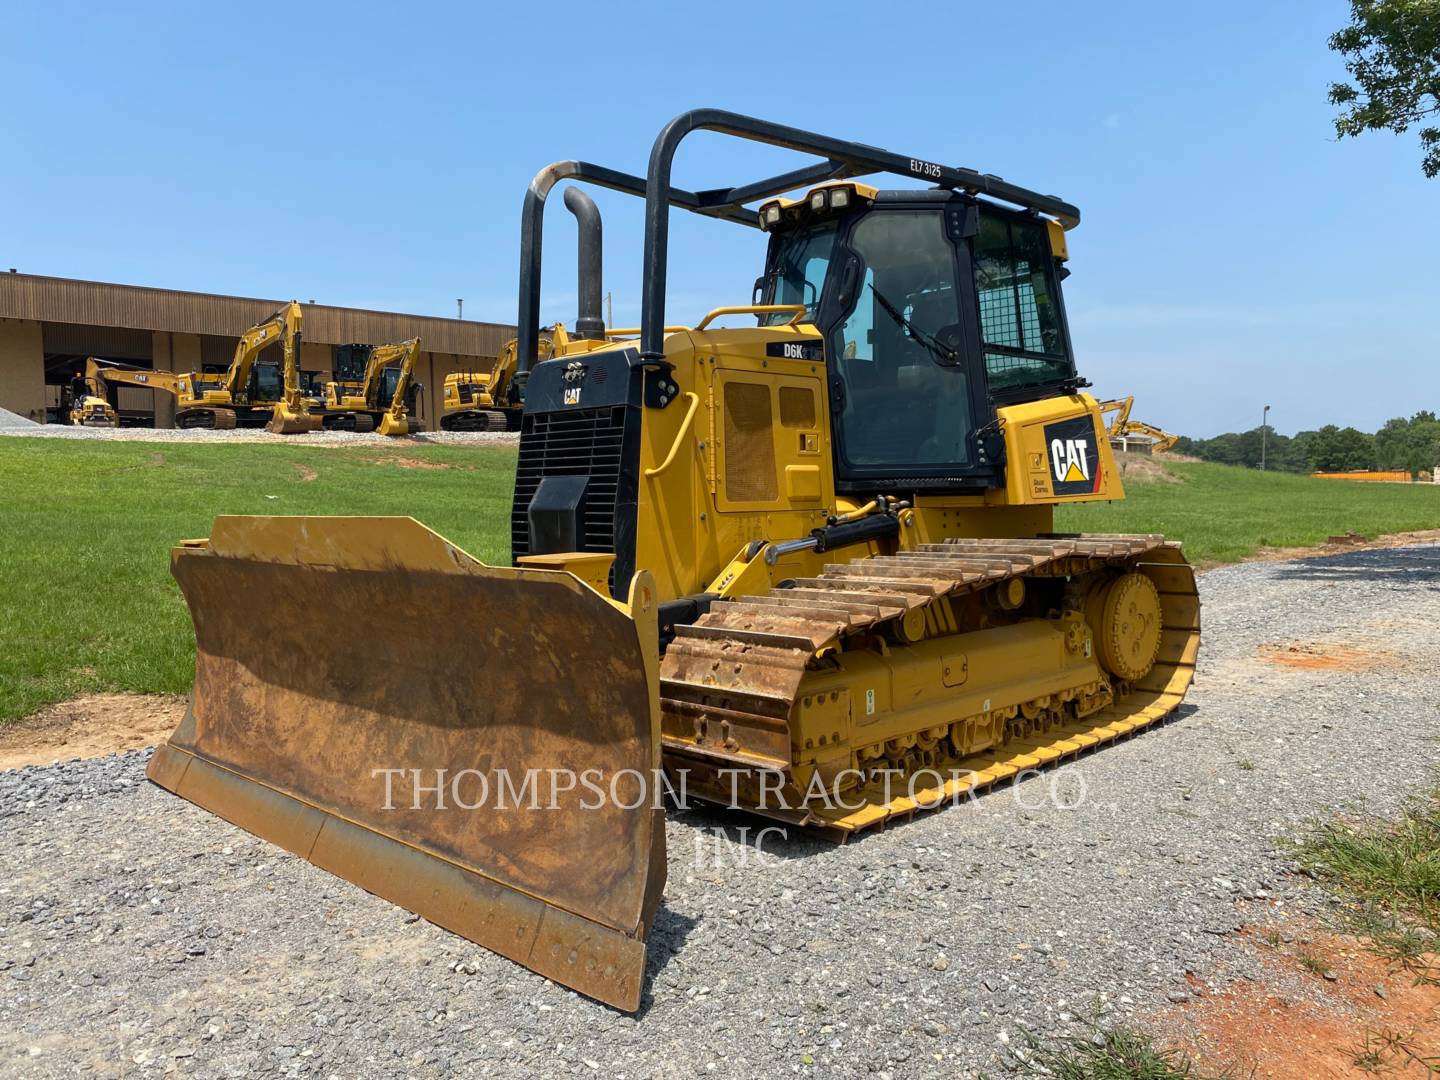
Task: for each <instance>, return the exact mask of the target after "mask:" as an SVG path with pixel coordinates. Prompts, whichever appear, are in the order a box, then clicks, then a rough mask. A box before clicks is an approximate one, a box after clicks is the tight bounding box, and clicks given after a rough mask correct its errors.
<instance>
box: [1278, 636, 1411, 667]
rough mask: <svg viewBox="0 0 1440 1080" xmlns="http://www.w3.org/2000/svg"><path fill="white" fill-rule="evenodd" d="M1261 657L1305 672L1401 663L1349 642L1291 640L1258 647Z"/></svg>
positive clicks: (1397, 664)
mask: <svg viewBox="0 0 1440 1080" xmlns="http://www.w3.org/2000/svg"><path fill="white" fill-rule="evenodd" d="M1259 655H1260V659H1262V660H1266V661H1269V662H1270V663H1272V664H1279V665H1280V666H1281V667H1288V668H1299V669H1301V670H1304V671H1388V670H1391V669H1394V668H1398V667H1401V666H1403V661H1402V660H1401V658H1400V657H1398V656H1396V655H1395V654H1394V653H1392V652H1387V651H1385V650H1384V649H1366V648H1360V647H1356V646H1352V645H1335V644H1328V643H1320V642H1305V641H1290V642H1286V643H1284V644H1282V645H1265V646H1262V647H1261V648H1260V651H1259Z"/></svg>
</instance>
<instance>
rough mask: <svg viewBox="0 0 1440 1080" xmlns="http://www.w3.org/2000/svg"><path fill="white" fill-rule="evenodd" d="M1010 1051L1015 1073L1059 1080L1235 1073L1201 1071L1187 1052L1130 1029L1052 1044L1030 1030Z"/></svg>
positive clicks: (1192, 1079) (1193, 1078) (1155, 1079)
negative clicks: (1158, 1042) (1157, 1043)
mask: <svg viewBox="0 0 1440 1080" xmlns="http://www.w3.org/2000/svg"><path fill="white" fill-rule="evenodd" d="M1010 1053H1011V1065H1012V1067H1013V1071H1014V1072H1015V1073H1016V1074H1017V1075H1020V1076H1047V1077H1054V1078H1056V1080H1206V1078H1211V1077H1213V1078H1215V1080H1220V1078H1222V1077H1230V1076H1232V1075H1233V1074H1231V1073H1228V1072H1225V1073H1208V1072H1201V1071H1200V1069H1199V1068H1198V1067H1197V1066H1196V1064H1195V1063H1194V1061H1192V1060H1191V1059H1190V1057H1189V1056H1188V1055H1186V1054H1184V1053H1182V1052H1181V1051H1179V1050H1173V1049H1166V1048H1163V1047H1158V1046H1156V1045H1155V1041H1154V1040H1153V1039H1152V1038H1151V1037H1150V1036H1149V1035H1146V1034H1144V1033H1143V1032H1139V1031H1132V1030H1130V1029H1128V1028H1108V1029H1099V1028H1097V1029H1096V1030H1094V1031H1091V1032H1088V1033H1086V1034H1084V1035H1080V1036H1075V1037H1073V1038H1068V1039H1062V1040H1059V1041H1058V1042H1052V1043H1043V1042H1041V1041H1040V1040H1038V1039H1036V1038H1035V1037H1034V1036H1032V1035H1029V1034H1028V1033H1027V1034H1025V1036H1024V1037H1023V1039H1022V1045H1021V1046H1020V1047H1018V1048H1012V1050H1011V1052H1010Z"/></svg>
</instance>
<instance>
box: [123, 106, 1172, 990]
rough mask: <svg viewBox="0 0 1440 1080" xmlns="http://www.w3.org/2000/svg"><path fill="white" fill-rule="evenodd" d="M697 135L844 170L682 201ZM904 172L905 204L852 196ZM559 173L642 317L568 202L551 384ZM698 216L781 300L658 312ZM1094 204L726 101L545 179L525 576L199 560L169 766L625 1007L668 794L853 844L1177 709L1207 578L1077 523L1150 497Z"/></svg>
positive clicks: (329, 551)
mask: <svg viewBox="0 0 1440 1080" xmlns="http://www.w3.org/2000/svg"><path fill="white" fill-rule="evenodd" d="M698 130H708V131H711V132H720V133H723V134H727V135H730V136H734V137H737V138H740V139H745V140H750V141H755V142H760V143H766V144H769V145H772V146H778V147H784V148H789V149H792V150H796V151H801V152H805V153H808V154H811V155H814V157H815V158H817V159H818V160H817V161H816V162H815V163H814V164H810V165H805V166H802V167H799V168H796V169H792V170H790V171H788V172H785V173H782V174H780V175H778V176H772V177H768V178H762V179H760V180H757V181H754V182H750V183H743V184H740V185H738V186H733V187H721V188H712V189H707V190H704V191H690V190H687V189H683V188H679V187H676V186H674V185H673V184H672V183H671V162H672V160H673V158H674V156H675V153H676V150H677V148H678V147H679V146H680V144H681V143H682V141H683V140H684V138H685V137H686V136H687V135H688V134H690V133H691V132H694V131H698ZM885 174H889V175H893V176H899V177H902V178H904V179H905V180H907V181H910V182H912V186H904V185H902V186H900V187H898V188H882V187H876V186H871V185H870V184H867V183H863V182H860V180H859V179H858V178H860V177H867V176H877V175H885ZM563 180H571V181H578V182H582V183H592V184H597V185H600V186H602V187H606V188H610V189H612V190H616V191H620V192H625V193H629V194H632V195H636V196H639V197H641V198H643V199H644V201H645V236H644V248H643V252H644V259H643V274H644V279H643V292H642V313H641V325H640V327H639V328H638V331H631V330H616V329H613V328H606V327H605V325H604V323H603V321H602V320H601V318H600V280H601V279H600V265H601V252H600V244H599V238H600V222H599V215H598V212H597V211H596V210H595V207H594V204H593V202H591V201H590V200H589V199H588V197H584V196H583V193H580V192H579V191H578V190H577V189H574V188H570V189H567V190H571V191H576V196H575V197H574V198H567V200H566V202H567V207H568V208H569V209H570V210H571V212H572V213H575V214H576V216H577V217H578V218H579V222H580V238H581V256H580V282H581V288H580V290H579V295H580V310H579V317H578V318H577V320H576V323H575V329H574V330H573V331H572V332H571V334H570V337H569V341H568V343H567V344H566V346H565V348H564V350H563V352H561V353H560V354H559V355H556V356H555V357H554V358H553V359H549V360H545V361H540V359H539V351H540V350H539V326H540V320H539V310H540V288H541V249H542V244H541V237H542V223H543V214H544V207H545V202H546V198H547V196H548V194H549V193H550V191H551V190H552V189H553V188H554V186H555V185H556V184H557V183H559V182H560V181H563ZM914 181H920V182H921V184H923V185H924V186H920V187H916V186H913V182H914ZM792 191H798V192H801V193H802V194H800V195H799V197H798V198H792V197H786V193H789V192H792ZM672 209H680V210H685V211H690V212H694V213H697V214H701V215H705V216H708V217H712V218H717V219H720V220H724V221H729V222H732V223H735V224H737V225H739V226H745V227H750V228H753V229H755V230H757V231H758V232H760V233H761V234H762V235H763V236H765V237H766V238H767V240H768V247H767V250H766V253H765V257H764V262H763V265H762V267H761V273H760V276H759V278H758V280H757V281H756V282H755V287H754V291H753V293H752V295H751V297H750V302H749V303H739V304H732V305H727V306H723V307H717V308H715V309H714V310H712V311H710V312H708V313H706V314H704V315H703V316H701V317H700V318H699V319H698V320H697V321H696V322H695V323H694V324H693V326H677V325H667V322H666V271H667V265H668V255H669V233H668V228H669V222H670V215H671V212H672ZM1079 219H1080V214H1079V211H1078V210H1077V209H1076V208H1075V207H1074V206H1072V205H1070V204H1069V203H1067V202H1065V201H1063V200H1061V199H1059V198H1057V197H1055V196H1052V195H1043V194H1040V193H1038V192H1035V191H1032V190H1029V189H1027V188H1024V187H1021V186H1018V185H1015V184H1011V183H1008V182H1006V181H1004V180H1002V179H1000V178H999V177H996V176H994V175H991V174H988V173H981V172H977V171H974V170H971V169H964V168H956V167H953V166H950V165H946V164H942V163H939V162H935V161H930V160H928V159H924V158H919V157H913V156H910V155H907V154H894V153H890V152H888V151H884V150H880V149H876V148H875V147H871V146H867V145H863V144H859V143H853V142H847V141H844V140H841V139H836V138H832V137H829V136H824V135H819V134H815V133H812V132H807V131H802V130H799V129H796V128H790V127H785V126H782V125H779V124H773V123H769V122H766V121H762V120H757V119H754V118H752V117H747V116H741V115H739V114H735V113H729V112H723V111H719V110H713V109H706V110H698V111H694V112H689V113H685V114H683V115H682V116H680V117H677V118H676V119H675V120H673V121H672V122H671V123H670V124H669V125H667V126H666V127H665V128H664V129H663V130H662V132H661V133H660V135H659V137H658V139H657V140H656V142H655V144H654V146H653V148H652V151H651V155H650V165H649V170H648V174H647V175H646V176H644V177H640V176H635V175H631V174H627V173H622V172H619V171H616V170H614V169H612V168H606V167H601V166H597V165H592V164H590V163H587V162H581V161H562V162H558V163H556V164H554V165H551V166H549V167H548V168H546V169H545V170H543V171H542V172H541V173H540V174H539V175H537V176H536V178H535V180H534V181H533V182H532V183H531V185H530V188H529V190H528V192H527V193H526V196H525V202H524V207H523V212H522V223H521V260H520V263H521V279H520V305H519V318H518V324H517V325H518V327H519V339H518V344H517V374H516V379H517V381H518V382H519V383H520V384H521V390H522V400H523V402H524V412H523V417H522V424H521V431H520V444H519V452H518V461H517V465H516V475H515V489H514V496H513V505H512V509H511V515H510V522H509V525H510V530H511V547H512V558H513V562H514V565H513V566H489V565H486V564H484V563H482V562H481V561H480V560H478V559H476V558H475V557H473V556H472V555H470V554H468V553H467V552H465V551H463V550H462V549H460V548H459V547H457V546H456V545H454V544H452V543H450V542H449V541H447V540H446V539H444V538H443V537H441V536H439V535H437V534H436V533H434V532H432V531H430V530H429V529H427V528H426V527H425V526H424V525H422V524H420V523H419V522H418V521H415V520H413V519H411V518H348V519H347V518H327V517H300V518H285V517H240V516H232V517H221V518H218V519H217V520H216V521H215V523H214V527H213V529H212V531H211V534H210V536H209V537H208V538H207V539H203V540H189V541H185V542H183V543H182V544H180V546H179V547H177V548H176V549H175V550H174V552H173V556H172V569H173V573H174V576H175V578H176V579H177V581H178V582H179V584H180V587H181V590H182V591H183V593H184V595H185V598H186V601H187V602H188V604H189V606H190V611H191V614H192V617H193V620H194V625H195V636H196V676H195V689H194V694H193V697H192V700H191V706H190V710H189V712H188V714H187V716H186V718H185V719H184V721H183V722H182V723H181V725H180V727H179V728H178V729H177V731H176V732H175V734H174V735H173V736H172V737H171V739H170V740H169V742H168V743H167V744H166V745H165V746H163V747H161V748H160V749H159V750H158V751H157V753H156V754H155V756H154V758H153V759H152V761H151V763H150V766H149V776H150V777H151V779H152V780H154V781H155V782H156V783H158V784H160V785H161V786H163V787H165V788H167V789H169V790H171V791H174V792H177V793H178V794H180V795H181V796H183V797H185V798H186V799H189V800H191V801H192V802H195V803H197V804H199V805H200V806H203V807H207V808H209V809H210V810H212V811H213V812H215V813H216V814H219V815H220V816H222V817H224V818H226V819H227V820H229V821H231V822H234V823H236V824H238V825H241V826H243V827H244V828H246V829H248V830H250V831H251V832H253V833H255V834H257V835H259V836H261V837H264V838H266V839H268V840H271V841H273V842H274V843H276V844H279V845H280V846H282V847H284V848H286V849H288V850H289V851H292V852H295V853H297V854H299V855H300V856H301V857H303V858H306V859H308V860H310V861H311V862H313V863H315V864H316V865H318V866H320V867H323V868H325V869H327V870H329V871H331V872H332V873H335V874H337V875H339V876H341V877H343V878H345V879H347V880H349V881H351V882H354V883H356V884H358V885H360V886H362V887H364V888H366V889H368V890H370V891H372V892H374V893H377V894H379V895H381V896H383V897H386V898H388V899H390V900H391V901H393V902H395V903H397V904H400V905H403V906H404V907H406V908H409V909H410V910H412V911H414V912H417V913H419V914H420V915H422V916H424V917H425V918H427V919H430V920H431V921H433V922H435V923H438V924H439V925H442V926H445V927H448V928H449V929H451V930H453V931H455V932H456V933H459V934H462V935H464V936H465V937H467V938H469V939H471V940H473V941H476V942H479V943H480V944H482V945H484V946H486V947H488V948H490V949H492V950H494V951H495V952H497V953H499V954H501V955H503V956H506V957H509V958H511V959H513V960H515V961H517V962H518V963H520V964H523V965H525V966H526V967H529V968H530V969H532V970H534V971H536V972H538V973H540V974H541V975H543V976H545V977H548V978H550V979H553V980H555V981H557V982H560V983H562V984H564V985H566V986H569V987H572V988H574V989H576V990H578V991H580V992H582V993H585V994H587V995H590V996H592V997H595V998H598V999H600V1000H602V1001H605V1002H608V1003H610V1004H611V1005H614V1006H616V1007H618V1008H621V1009H626V1010H634V1009H636V1008H637V1007H638V1006H639V1003H640V999H641V991H642V982H643V976H644V970H645V940H646V938H647V936H648V935H649V933H650V931H651V928H652V926H653V925H654V921H655V918H656V915H657V911H658V908H659V902H660V897H661V893H662V890H663V886H664V879H665V869H666V858H665V847H664V813H665V810H664V806H665V801H666V800H668V799H679V800H682V801H683V800H688V799H695V798H701V799H704V800H707V801H709V802H713V803H716V804H719V805H722V806H728V807H733V808H734V809H735V811H736V812H737V813H746V814H759V815H762V816H763V818H768V819H770V821H771V823H772V824H774V825H776V826H777V827H779V828H782V829H793V830H796V831H804V830H814V831H815V832H818V833H820V834H822V835H826V836H831V837H834V838H837V839H843V838H844V837H846V836H849V835H853V834H854V833H856V832H858V831H860V830H864V829H868V828H874V827H878V826H881V825H883V824H884V823H886V822H888V821H893V820H896V819H903V818H906V817H909V816H910V815H913V814H915V813H917V812H919V811H922V810H926V809H929V808H932V807H939V806H942V805H944V804H947V803H950V802H955V801H959V800H962V799H964V798H968V797H969V796H970V795H972V794H973V793H976V792H979V791H983V790H984V789H986V788H988V787H990V786H991V785H994V784H997V783H1000V782H1003V781H1005V780H1007V779H1010V778H1014V777H1016V776H1019V775H1023V774H1024V773H1025V772H1026V771H1027V770H1032V769H1037V768H1041V767H1043V766H1045V765H1048V764H1051V763H1054V762H1058V761H1062V760H1064V759H1066V758H1069V757H1072V756H1074V755H1077V754H1080V753H1082V752H1085V751H1087V750H1090V749H1092V748H1095V747H1097V746H1101V745H1103V744H1106V743H1109V742H1112V741H1114V740H1117V739H1120V738H1122V737H1124V736H1127V735H1130V734H1132V733H1135V732H1138V731H1140V730H1141V729H1144V728H1146V727H1148V726H1150V725H1152V724H1155V723H1156V722H1157V721H1159V720H1161V719H1162V718H1164V717H1166V716H1167V715H1169V714H1170V713H1171V712H1172V711H1173V710H1174V709H1175V708H1176V706H1177V705H1178V704H1179V703H1180V701H1181V699H1182V697H1183V695H1184V694H1185V692H1186V689H1187V688H1188V686H1189V685H1190V682H1191V678H1192V675H1193V669H1194V664H1195V657H1196V650H1197V647H1198V641H1199V627H1200V622H1199V601H1198V597H1197V594H1196V589H1195V578H1194V574H1193V573H1192V571H1191V568H1190V566H1189V565H1188V564H1187V563H1186V561H1185V559H1184V556H1183V555H1182V554H1181V551H1180V548H1179V545H1178V544H1176V543H1175V542H1173V541H1167V540H1166V539H1164V538H1163V537H1161V536H1158V535H1154V534H1125V535H1112V534H1105V535H1075V534H1064V533H1057V532H1056V531H1055V526H1054V521H1053V516H1054V511H1055V508H1056V507H1057V506H1063V505H1067V504H1075V503H1088V502H1095V501H1101V500H1114V499H1120V498H1122V497H1123V495H1124V492H1123V490H1122V486H1121V480H1120V476H1119V474H1118V471H1117V469H1116V467H1115V460H1114V457H1113V456H1112V454H1111V451H1110V445H1109V441H1108V439H1107V437H1106V431H1105V426H1104V424H1103V422H1102V417H1101V412H1100V404H1099V402H1097V401H1096V399H1095V398H1094V397H1092V396H1091V395H1090V394H1088V393H1086V392H1085V391H1084V388H1085V386H1086V385H1087V384H1086V383H1085V382H1084V380H1083V379H1082V378H1081V377H1080V375H1079V374H1078V373H1077V370H1076V365H1075V359H1074V353H1073V350H1072V348H1071V342H1070V334H1069V328H1068V323H1067V320H1066V315H1065V308H1064V303H1063V300H1062V294H1061V282H1062V280H1063V279H1064V277H1065V274H1066V271H1065V266H1064V263H1065V261H1066V260H1067V258H1068V255H1069V252H1068V244H1067V236H1066V232H1067V230H1068V229H1071V228H1073V227H1074V226H1076V225H1077V224H1078V223H1079ZM737 320H738V321H742V322H748V323H750V325H742V326H736V325H733V324H734V323H735V322H736V321H737ZM416 512H417V514H419V515H421V516H423V515H424V513H425V508H424V507H423V506H417V507H416ZM277 611H278V612H283V613H284V617H283V618H276V617H275V613H276V612H277ZM376 611H383V612H384V613H385V617H384V619H383V620H381V621H380V622H378V623H377V621H376V619H375V617H374V613H375V612H376ZM377 635H379V637H378V639H377ZM377 649H378V653H377ZM362 654H368V655H377V654H378V655H383V656H384V657H385V660H386V662H385V663H383V664H373V665H358V666H357V665H356V664H355V663H354V657H355V656H357V655H362ZM950 812H954V811H950Z"/></svg>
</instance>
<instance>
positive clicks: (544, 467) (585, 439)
mask: <svg viewBox="0 0 1440 1080" xmlns="http://www.w3.org/2000/svg"><path fill="white" fill-rule="evenodd" d="M624 427H625V409H624V407H623V406H616V407H613V408H602V409H570V410H567V411H565V412H556V413H537V414H533V415H530V416H527V417H525V422H524V425H523V426H522V428H521V433H520V460H519V463H518V464H517V466H516V469H515V501H514V504H513V509H512V511H511V517H510V546H511V555H512V557H513V558H517V559H518V558H519V557H520V556H521V555H528V554H530V526H529V519H528V518H527V516H526V511H527V510H528V509H529V507H530V500H531V499H533V498H534V497H535V489H536V488H538V487H539V486H540V481H541V480H543V479H544V478H545V477H547V476H588V477H589V478H590V482H589V483H588V484H587V485H586V487H585V521H584V537H583V540H582V542H581V544H580V550H582V551H607V552H613V551H615V500H616V494H617V492H618V489H619V483H620V468H621V460H622V454H623V449H624V448H623V442H624V438H623V436H624Z"/></svg>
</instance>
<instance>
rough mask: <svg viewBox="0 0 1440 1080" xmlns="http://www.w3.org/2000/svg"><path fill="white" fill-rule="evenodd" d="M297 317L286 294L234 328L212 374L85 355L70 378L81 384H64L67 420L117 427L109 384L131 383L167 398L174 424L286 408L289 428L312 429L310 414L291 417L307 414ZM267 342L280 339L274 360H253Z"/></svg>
mask: <svg viewBox="0 0 1440 1080" xmlns="http://www.w3.org/2000/svg"><path fill="white" fill-rule="evenodd" d="M300 321H301V309H300V305H299V304H298V303H296V302H295V301H293V300H292V301H291V302H290V303H289V304H287V305H286V306H285V307H283V308H281V309H280V310H279V311H277V312H275V314H273V315H271V316H270V317H269V318H267V319H265V320H263V321H261V322H259V323H257V324H255V325H254V326H252V327H250V329H248V330H246V331H245V332H244V333H243V334H241V335H240V340H239V341H238V342H237V343H236V345H235V354H234V357H233V358H232V359H231V361H230V366H229V367H228V368H226V370H225V371H224V372H221V373H218V374H210V373H205V372H170V371H160V370H154V369H151V368H139V367H136V366H134V365H132V364H122V363H118V362H116V361H113V360H101V359H99V358H96V357H90V358H89V359H87V360H86V363H85V373H84V375H83V376H82V377H81V378H80V379H77V384H83V390H82V388H81V385H76V386H75V387H74V388H73V389H72V391H71V406H70V422H71V423H72V424H84V425H86V426H90V427H119V426H120V419H119V414H118V413H117V412H116V411H115V409H114V407H113V406H112V405H111V403H110V400H109V399H110V394H109V388H110V387H111V386H135V387H140V388H143V389H150V390H155V391H157V392H159V393H164V394H170V395H171V396H172V397H174V398H175V426H176V427H177V428H212V429H217V430H230V429H233V428H234V427H236V426H237V425H240V426H246V427H256V426H259V425H261V424H265V423H268V422H271V421H273V418H274V416H275V414H276V412H277V410H279V411H280V412H281V413H282V414H283V413H284V411H285V410H286V409H287V407H288V409H289V412H290V414H291V416H292V420H291V423H290V425H289V426H290V427H293V429H294V430H305V431H309V430H314V428H315V427H318V426H319V421H318V420H316V421H315V422H314V423H313V425H311V426H306V425H308V424H310V421H308V420H300V419H297V418H298V417H302V416H304V415H305V414H307V413H308V401H307V399H306V398H305V395H304V394H303V392H302V391H301V388H300V384H299V368H298V364H299V357H300ZM275 344H278V345H279V346H280V349H281V357H280V359H279V360H270V361H261V360H259V356H260V354H261V352H262V351H263V350H264V349H266V348H267V347H269V346H271V345H275ZM77 402H78V404H77Z"/></svg>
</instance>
